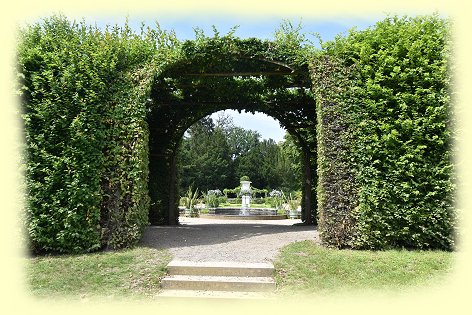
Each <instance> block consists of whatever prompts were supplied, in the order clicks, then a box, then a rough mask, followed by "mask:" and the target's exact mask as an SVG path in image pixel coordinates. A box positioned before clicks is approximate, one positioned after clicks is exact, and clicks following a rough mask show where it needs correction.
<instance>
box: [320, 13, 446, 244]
mask: <svg viewBox="0 0 472 315" xmlns="http://www.w3.org/2000/svg"><path fill="white" fill-rule="evenodd" d="M448 31H449V28H448V23H447V21H445V20H443V19H440V18H438V17H437V16H431V17H418V18H397V17H392V18H387V19H385V20H384V21H382V22H379V23H377V24H376V26H375V27H374V28H371V29H368V30H365V31H352V32H351V33H350V34H349V35H348V36H347V37H346V38H341V37H338V38H337V39H336V40H335V41H333V42H330V43H326V44H325V46H324V51H323V53H322V54H320V55H319V56H318V58H317V61H316V62H314V65H313V67H312V74H313V79H314V83H315V84H314V87H315V90H316V94H317V100H318V105H317V106H318V115H319V125H318V127H319V132H318V137H319V138H318V140H319V142H318V146H319V151H318V153H319V154H318V157H319V176H320V181H319V191H318V193H319V195H318V200H319V211H320V218H321V219H320V232H321V234H322V238H323V240H324V242H325V243H327V244H330V245H334V246H339V247H344V246H351V247H355V248H387V247H407V248H442V249H451V248H453V246H454V235H453V230H454V216H453V206H454V203H453V201H454V199H453V197H454V194H453V191H454V183H453V164H452V156H451V139H452V134H451V132H452V131H451V130H452V128H451V127H452V126H451V123H452V122H451V99H450V91H449V89H450V69H449V67H450V66H449V59H448V57H449V49H450V43H449V35H448ZM316 82H320V83H323V84H316Z"/></svg>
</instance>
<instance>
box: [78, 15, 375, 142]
mask: <svg viewBox="0 0 472 315" xmlns="http://www.w3.org/2000/svg"><path fill="white" fill-rule="evenodd" d="M382 18H383V17H377V18H376V17H372V16H371V17H352V18H350V17H338V18H334V17H330V18H326V19H323V18H316V19H315V18H303V17H296V16H292V17H283V16H272V17H269V16H267V17H247V16H240V15H213V16H202V15H186V16H168V15H159V14H156V15H153V16H152V17H150V16H142V17H128V20H129V24H130V26H131V27H132V28H133V29H134V30H136V31H139V30H140V26H141V23H142V22H144V23H145V24H146V25H147V26H150V27H153V26H154V25H155V22H156V21H157V22H159V24H160V26H161V28H162V29H164V30H174V31H175V33H176V36H177V38H179V39H181V40H186V39H193V38H194V37H195V32H194V28H196V27H198V28H200V29H202V30H203V31H204V32H205V34H207V35H209V36H211V35H212V34H213V28H212V26H213V25H214V26H215V27H216V29H217V30H218V31H219V33H220V34H226V33H228V32H229V31H230V30H231V29H232V28H233V27H234V26H238V28H237V30H236V32H235V35H236V36H238V37H241V38H249V37H257V38H261V39H271V38H273V35H274V33H275V31H276V29H277V28H278V27H279V25H280V24H281V23H282V22H283V20H284V19H287V20H289V21H291V22H292V24H293V25H295V26H296V25H298V24H299V23H301V26H302V32H303V33H304V34H306V37H307V39H309V40H311V41H312V42H313V43H314V44H315V46H318V39H316V38H315V37H314V36H313V35H312V34H313V33H318V34H319V35H320V36H321V38H322V40H323V41H328V40H332V39H334V37H335V36H336V35H338V34H344V35H345V34H347V32H348V31H349V29H351V28H353V27H356V28H357V29H358V30H362V29H365V28H367V27H369V26H373V25H374V24H375V22H376V21H378V20H381V19H382ZM86 20H87V21H88V22H89V23H92V24H93V23H97V25H98V26H100V27H104V26H105V25H106V24H109V25H114V24H118V25H123V24H124V22H125V20H126V17H120V18H103V17H95V18H94V17H90V18H89V19H86ZM226 113H227V114H230V115H231V116H232V117H233V120H234V124H235V125H237V126H240V127H243V128H246V129H252V130H257V131H258V132H259V133H260V134H261V136H262V138H264V139H268V138H272V139H274V140H275V141H276V142H278V141H281V140H282V139H283V136H284V134H285V130H283V129H282V128H281V127H280V125H279V122H278V121H277V120H275V119H273V118H271V117H268V116H267V115H265V114H262V113H256V114H255V115H252V114H250V113H245V112H242V113H241V114H239V113H238V112H237V111H226ZM216 116H217V113H214V114H213V117H216Z"/></svg>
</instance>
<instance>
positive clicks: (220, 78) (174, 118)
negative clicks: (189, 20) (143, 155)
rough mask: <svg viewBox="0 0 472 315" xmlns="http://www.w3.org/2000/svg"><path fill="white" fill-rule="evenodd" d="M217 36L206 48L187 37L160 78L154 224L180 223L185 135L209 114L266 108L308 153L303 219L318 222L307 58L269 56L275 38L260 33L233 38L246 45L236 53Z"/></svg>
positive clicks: (153, 133)
mask: <svg viewBox="0 0 472 315" xmlns="http://www.w3.org/2000/svg"><path fill="white" fill-rule="evenodd" d="M217 43H219V42H212V40H209V43H207V45H205V46H204V47H203V48H201V47H197V46H196V44H195V43H194V42H192V41H188V42H186V43H184V45H183V53H182V54H183V56H181V57H180V59H179V60H178V61H176V62H175V63H172V64H170V65H169V66H167V68H166V69H165V70H164V71H162V72H161V73H160V74H159V75H158V76H156V78H155V81H154V84H153V88H152V91H151V95H150V101H151V103H152V105H154V106H151V108H152V110H151V112H150V114H149V118H148V124H149V128H150V139H149V144H150V145H149V150H150V152H149V154H150V168H149V170H150V177H149V178H150V180H149V189H150V196H151V209H150V214H149V219H150V222H151V224H171V225H173V224H177V223H178V200H179V192H178V191H177V151H178V148H179V145H180V141H181V139H182V136H183V135H184V133H185V131H186V130H187V129H188V128H189V127H190V126H191V125H193V124H194V123H196V122H197V121H199V120H200V119H202V118H203V117H205V116H208V115H210V114H211V113H213V112H216V111H219V110H225V109H234V110H238V111H241V110H246V111H248V112H255V111H258V112H262V113H265V114H267V115H268V116H271V117H273V118H275V119H277V120H278V121H279V122H280V123H281V125H282V126H283V127H284V128H285V129H286V130H287V131H288V132H289V133H290V134H291V135H292V137H293V138H294V139H295V141H296V143H297V145H298V147H299V148H300V151H301V155H302V157H303V163H302V164H303V185H302V220H303V222H305V223H306V224H313V223H315V222H316V219H315V218H316V194H315V185H316V126H315V124H314V123H313V122H314V121H316V107H315V101H314V97H313V95H312V94H311V81H310V79H309V74H308V69H307V66H306V64H301V65H298V66H297V67H295V66H292V65H289V64H288V62H286V61H284V60H282V61H281V60H277V59H275V58H267V57H265V56H264V54H265V53H267V51H270V49H271V46H270V43H269V42H262V41H260V40H257V39H249V40H238V41H233V42H231V44H232V45H235V46H238V47H239V51H237V53H229V54H228V53H227V51H225V50H224V49H221V47H220V48H215V47H214V46H216V44H217ZM226 44H228V43H226ZM228 45H229V44H228ZM229 46H231V45H229ZM232 49H233V50H237V49H235V48H234V47H233V48H232ZM196 51H197V52H196ZM248 52H251V54H252V55H249V54H248ZM208 54H211V58H208ZM271 57H273V56H271ZM287 59H289V58H287Z"/></svg>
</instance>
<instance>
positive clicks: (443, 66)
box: [18, 16, 454, 252]
mask: <svg viewBox="0 0 472 315" xmlns="http://www.w3.org/2000/svg"><path fill="white" fill-rule="evenodd" d="M234 31H235V30H232V31H231V32H230V33H229V34H226V35H224V36H221V35H220V34H219V33H218V32H217V31H216V30H215V33H214V35H213V36H212V37H207V36H206V35H204V34H203V33H202V32H200V31H198V30H197V34H196V38H195V40H189V41H185V42H180V41H178V40H176V38H175V36H174V35H173V34H172V33H167V32H164V31H162V30H160V28H159V27H157V29H155V30H153V29H150V28H148V29H147V30H146V31H145V30H144V28H143V30H142V31H141V33H140V34H136V33H134V32H133V31H131V30H130V28H129V27H128V26H127V25H125V26H124V27H122V28H120V27H113V28H110V27H109V28H107V29H106V30H100V29H97V28H94V27H89V26H87V25H85V24H84V23H79V24H77V23H75V22H74V23H73V22H70V21H68V20H67V19H66V18H64V17H60V16H59V17H57V16H56V17H52V18H49V19H45V20H44V21H43V22H41V23H37V24H34V25H32V26H28V27H26V28H24V29H23V30H22V31H21V32H20V38H19V43H18V73H19V75H18V76H19V88H18V91H19V94H20V96H21V104H22V110H23V121H24V126H25V142H26V150H25V155H26V159H25V163H26V174H25V175H26V183H27V189H28V202H27V209H26V212H27V221H26V225H27V231H28V234H29V237H30V240H31V246H32V249H33V250H34V251H54V252H84V251H93V250H97V249H100V248H120V247H125V246H130V245H132V244H135V243H136V242H138V241H139V239H140V237H141V235H142V232H143V230H144V228H145V226H146V225H147V224H148V221H150V223H151V224H177V223H178V211H177V205H178V202H179V199H180V198H179V197H180V194H179V172H178V165H179V160H178V159H177V155H178V152H179V149H181V148H182V147H184V148H187V149H186V150H185V152H186V153H184V154H183V155H185V154H188V155H187V156H182V157H181V161H180V162H182V161H184V163H182V164H181V165H183V166H184V165H186V166H187V168H186V169H185V167H184V168H183V171H182V173H181V174H180V175H181V180H183V181H185V180H189V181H192V183H190V182H187V183H186V185H188V186H190V184H196V181H197V180H198V178H200V176H203V177H205V176H209V175H208V173H206V172H207V171H208V170H210V171H211V172H212V175H211V176H213V175H215V174H216V175H217V176H220V177H219V178H213V179H212V178H210V177H209V178H205V182H206V183H208V182H211V185H212V186H214V187H208V188H209V189H216V188H220V189H222V188H224V187H221V185H220V183H221V182H222V181H223V182H225V181H227V183H228V184H227V185H228V186H229V187H231V186H233V187H234V186H236V185H237V184H239V183H233V185H231V181H234V180H237V179H238V178H239V177H241V176H243V175H249V176H250V177H251V180H252V181H253V185H258V186H259V187H258V188H264V187H270V188H279V187H278V186H277V185H274V183H280V182H284V181H286V182H287V183H290V184H286V186H287V187H288V186H293V187H294V186H295V184H293V183H299V184H300V185H301V187H299V186H298V187H296V188H297V189H301V191H302V197H301V206H302V218H303V220H304V221H305V222H307V223H309V224H312V223H316V218H317V217H318V218H319V227H320V232H321V235H322V239H323V241H324V242H325V243H326V244H328V245H332V246H337V247H354V248H387V247H414V248H444V249H451V248H452V247H453V245H454V238H453V231H454V217H453V201H454V200H453V197H454V185H453V177H454V176H453V164H452V161H451V158H452V157H451V152H452V151H451V139H452V134H451V132H452V131H451V130H453V129H452V126H451V113H450V109H451V100H450V95H451V93H450V91H449V89H450V86H449V84H450V72H449V69H448V67H449V61H448V56H449V49H450V43H449V37H448V23H447V21H445V20H443V19H440V18H438V17H437V16H430V17H418V18H412V19H409V18H396V17H394V18H387V19H386V20H384V21H382V22H379V23H377V25H376V26H375V27H373V28H370V29H367V30H365V31H352V32H350V34H349V35H348V36H347V37H345V38H343V37H338V38H337V39H336V40H334V41H333V42H329V43H325V44H324V45H323V48H322V50H321V51H315V50H314V48H313V45H311V44H310V43H307V41H306V39H305V37H304V36H303V34H301V33H300V28H299V27H294V26H293V25H291V24H290V23H284V24H282V26H281V28H280V29H279V30H277V31H276V33H275V37H274V40H273V41H269V40H259V39H255V38H249V39H240V38H237V37H235V36H234ZM309 64H311V77H310V75H309V74H310V73H309V71H308V68H309ZM315 99H316V106H315ZM223 109H236V110H240V111H241V110H247V111H249V112H255V111H259V112H263V113H266V114H268V115H270V116H272V117H274V118H276V119H277V120H279V122H280V123H281V125H282V126H283V127H285V128H286V129H287V130H288V132H289V133H290V136H287V139H286V141H285V142H284V144H282V145H281V146H279V145H276V144H274V143H271V142H270V141H260V139H259V138H258V137H257V135H256V134H252V133H251V132H248V131H244V130H238V129H237V128H227V129H225V128H223V127H222V125H220V126H218V124H215V126H213V127H212V128H210V129H208V130H210V132H209V131H208V130H205V128H206V127H205V128H200V127H201V126H204V125H205V124H201V123H197V122H199V121H201V119H202V118H204V117H205V116H207V115H209V114H211V113H213V112H217V111H219V110H223ZM195 123H197V124H196V125H195ZM192 125H193V126H194V127H192V128H191V129H190V131H189V135H190V138H188V137H184V138H183V136H184V134H185V131H186V130H188V129H189V128H190V127H191V126H192ZM223 125H224V124H223ZM199 128H200V129H201V130H200V129H199ZM197 135H198V137H203V138H201V139H204V140H198V141H195V142H192V139H191V138H192V137H194V136H195V137H197ZM205 137H206V138H205ZM211 137H214V138H211ZM195 139H196V138H195ZM210 139H212V140H211V141H210ZM241 139H244V140H245V141H241ZM213 140H214V142H213ZM209 148H212V150H208V149H209ZM197 149H198V150H200V153H199V154H196V153H195V152H197V151H192V150H197ZM202 150H205V151H204V153H203V154H202V153H201V152H202ZM181 151H182V152H184V150H181ZM192 152H193V153H192ZM281 152H282V156H284V157H286V158H287V157H289V158H287V159H286V160H283V159H281V158H280V153H281ZM277 159H279V160H278V161H277V162H275V161H276V160H277ZM256 161H257V162H258V163H260V162H261V161H265V162H264V163H265V164H264V165H262V166H261V165H259V164H258V167H257V168H254V165H255V162H256ZM191 163H198V164H199V166H202V167H205V172H203V173H201V174H197V173H195V172H196V171H197V168H195V167H193V166H192V164H191ZM215 170H217V171H215ZM185 172H190V173H188V174H185ZM191 172H194V173H193V175H189V174H191ZM296 173H298V174H302V176H301V178H300V177H299V176H295V177H294V176H293V174H296ZM187 175H189V176H187ZM290 176H292V177H290ZM281 177H282V178H283V179H281ZM264 181H265V182H264ZM317 183H318V184H317ZM199 185H203V183H201V184H199ZM208 185H209V184H208ZM284 185H285V184H284ZM317 186H318V187H317ZM256 187H257V186H256ZM289 190H292V187H290V189H289ZM317 197H318V208H319V209H320V212H319V215H317V207H316V203H317ZM311 218H313V220H311Z"/></svg>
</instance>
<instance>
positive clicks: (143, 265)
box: [26, 247, 171, 299]
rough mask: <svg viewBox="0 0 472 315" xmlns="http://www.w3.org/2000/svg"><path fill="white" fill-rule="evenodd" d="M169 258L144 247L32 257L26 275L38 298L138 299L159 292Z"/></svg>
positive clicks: (161, 251) (27, 263)
mask: <svg viewBox="0 0 472 315" xmlns="http://www.w3.org/2000/svg"><path fill="white" fill-rule="evenodd" d="M170 259H171V256H170V254H169V253H168V252H167V251H165V250H157V249H151V248H144V247H137V248H134V249H128V250H121V251H115V252H101V253H93V254H84V255H68V256H44V257H35V258H28V259H26V276H27V282H28V284H29V289H30V291H31V293H32V294H33V295H34V296H37V297H47V298H61V297H62V298H72V299H75V298H79V299H84V298H115V297H118V298H122V297H130V298H137V299H141V298H147V297H150V296H153V295H155V294H156V293H157V292H159V282H160V279H161V278H162V277H163V276H164V274H165V270H166V266H167V264H168V262H169V261H170Z"/></svg>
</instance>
